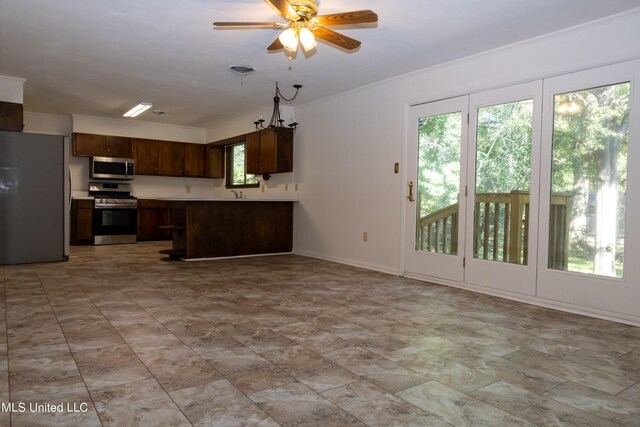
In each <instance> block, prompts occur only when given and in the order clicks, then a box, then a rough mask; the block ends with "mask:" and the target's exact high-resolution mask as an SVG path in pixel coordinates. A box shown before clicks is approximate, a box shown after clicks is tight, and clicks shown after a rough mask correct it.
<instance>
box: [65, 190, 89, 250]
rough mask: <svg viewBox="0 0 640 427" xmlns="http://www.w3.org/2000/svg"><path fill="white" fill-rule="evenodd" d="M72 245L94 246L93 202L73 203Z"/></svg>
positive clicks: (79, 201)
mask: <svg viewBox="0 0 640 427" xmlns="http://www.w3.org/2000/svg"><path fill="white" fill-rule="evenodd" d="M70 234H71V243H73V244H76V245H81V244H93V200H73V201H72V203H71V233H70Z"/></svg>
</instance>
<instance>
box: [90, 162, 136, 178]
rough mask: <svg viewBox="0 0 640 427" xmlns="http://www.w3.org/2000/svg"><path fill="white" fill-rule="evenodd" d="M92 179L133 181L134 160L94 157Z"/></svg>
mask: <svg viewBox="0 0 640 427" xmlns="http://www.w3.org/2000/svg"><path fill="white" fill-rule="evenodd" d="M90 167H91V178H92V179H96V178H97V179H126V180H130V179H133V176H134V161H133V159H121V158H117V157H92V158H91V165H90Z"/></svg>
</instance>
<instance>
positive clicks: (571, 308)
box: [404, 274, 640, 326]
mask: <svg viewBox="0 0 640 427" xmlns="http://www.w3.org/2000/svg"><path fill="white" fill-rule="evenodd" d="M404 277H407V278H410V279H416V280H420V281H423V282H429V283H435V284H437V285H444V286H451V287H454V288H459V289H464V290H467V291H471V292H479V293H481V294H486V295H492V296H496V297H500V298H505V299H509V300H512V301H518V302H523V303H526V304H532V305H537V306H540V307H545V308H551V309H554V310H559V311H565V312H568V313H573V314H580V315H582V316H589V317H595V318H598V319H604V320H610V321H612V322H618V323H624V324H627V325H632V326H640V317H637V316H630V315H627V314H622V313H615V312H611V311H606V310H599V309H597V308H592V307H583V306H579V305H574V304H569V303H565V302H561V301H555V300H549V299H546V298H541V297H536V296H528V295H522V294H516V293H511V292H507V291H502V290H498V289H492V288H487V287H482V286H477V285H470V284H467V283H460V282H454V281H451V280H444V279H440V278H437V277H429V276H421V275H417V274H405V275H404Z"/></svg>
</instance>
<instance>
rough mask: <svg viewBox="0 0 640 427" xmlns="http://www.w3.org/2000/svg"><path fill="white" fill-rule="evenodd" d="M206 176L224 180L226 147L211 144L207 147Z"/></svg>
mask: <svg viewBox="0 0 640 427" xmlns="http://www.w3.org/2000/svg"><path fill="white" fill-rule="evenodd" d="M204 176H205V177H206V178H224V147H221V146H216V145H211V144H209V145H207V146H206V147H205V159H204Z"/></svg>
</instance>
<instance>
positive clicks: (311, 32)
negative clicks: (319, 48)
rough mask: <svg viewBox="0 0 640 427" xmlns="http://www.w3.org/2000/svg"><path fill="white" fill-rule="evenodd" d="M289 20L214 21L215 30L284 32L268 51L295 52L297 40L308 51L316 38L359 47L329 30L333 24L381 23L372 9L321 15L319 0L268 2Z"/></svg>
mask: <svg viewBox="0 0 640 427" xmlns="http://www.w3.org/2000/svg"><path fill="white" fill-rule="evenodd" d="M267 1H268V2H269V3H271V4H272V5H273V6H274V7H275V8H276V9H277V10H278V11H279V12H280V14H281V15H282V17H283V18H285V19H286V20H287V22H286V23H282V22H214V23H213V25H214V26H216V27H262V28H273V29H278V30H279V29H282V30H284V31H283V32H282V33H281V34H280V36H279V37H278V38H277V39H275V40H274V41H273V43H271V44H270V45H269V47H268V48H267V50H268V51H276V50H280V49H283V48H284V49H286V50H288V51H290V52H295V51H296V50H297V49H298V41H299V42H300V44H301V45H302V48H303V49H304V50H305V51H308V50H311V49H313V48H314V47H316V40H315V38H316V37H317V38H319V39H322V40H324V41H326V42H329V43H332V44H334V45H337V46H339V47H341V48H343V49H345V50H354V49H357V48H358V47H359V46H360V44H361V43H360V42H359V41H358V40H355V39H352V38H351V37H347V36H345V35H343V34H340V33H337V32H335V31H333V30H330V29H328V28H326V27H327V26H332V25H348V24H366V23H373V22H378V15H376V13H375V12H373V11H371V10H357V11H352V12H343V13H334V14H331V15H318V3H319V2H318V0H267Z"/></svg>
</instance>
